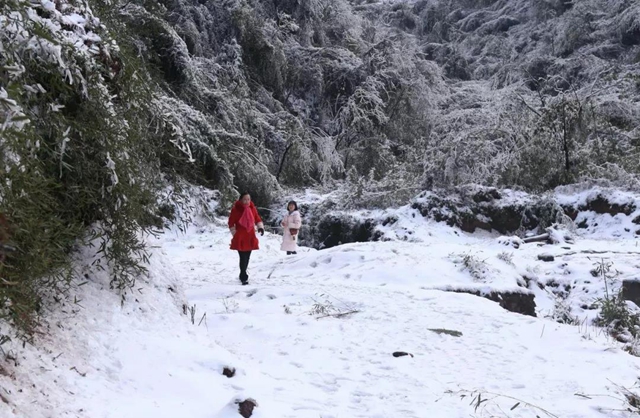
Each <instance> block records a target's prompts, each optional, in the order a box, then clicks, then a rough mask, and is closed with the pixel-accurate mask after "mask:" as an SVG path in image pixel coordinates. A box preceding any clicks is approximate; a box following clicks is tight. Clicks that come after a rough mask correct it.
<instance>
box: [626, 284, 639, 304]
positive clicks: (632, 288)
mask: <svg viewBox="0 0 640 418" xmlns="http://www.w3.org/2000/svg"><path fill="white" fill-rule="evenodd" d="M622 298H623V299H625V300H630V301H631V302H633V303H635V304H636V305H638V306H640V279H624V280H623V281H622Z"/></svg>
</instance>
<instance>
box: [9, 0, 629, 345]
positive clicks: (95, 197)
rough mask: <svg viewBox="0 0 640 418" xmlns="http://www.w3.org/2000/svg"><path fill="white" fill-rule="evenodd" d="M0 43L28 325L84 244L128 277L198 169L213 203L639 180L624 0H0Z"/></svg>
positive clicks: (15, 298)
mask: <svg viewBox="0 0 640 418" xmlns="http://www.w3.org/2000/svg"><path fill="white" fill-rule="evenodd" d="M0 42H1V43H0V135H1V136H0V160H1V161H0V173H1V175H2V182H1V183H0V217H1V218H0V219H1V221H2V227H0V233H1V234H0V243H3V244H6V247H7V248H9V243H10V244H11V248H12V249H13V250H14V251H13V252H11V254H10V255H9V256H7V257H6V258H4V256H3V262H2V264H0V269H1V270H0V271H1V272H2V283H0V306H2V307H3V308H2V309H3V311H2V318H4V319H7V320H10V321H11V322H12V323H14V324H17V325H18V326H19V329H21V330H23V331H26V332H27V334H28V333H29V332H30V331H32V330H33V329H34V328H33V327H34V326H35V321H36V319H35V316H36V315H34V314H36V313H37V312H38V311H39V309H40V303H41V297H42V295H43V293H47V294H49V292H50V291H51V290H53V291H54V294H55V292H57V291H64V289H65V286H68V284H69V277H70V275H71V270H72V268H71V265H72V263H71V259H72V255H73V253H74V251H75V250H76V249H77V248H78V247H79V246H80V245H82V243H84V242H89V241H91V242H99V243H100V244H99V245H98V246H97V247H96V248H95V250H96V252H98V253H99V254H102V255H103V256H104V259H103V260H105V261H104V262H106V263H108V264H109V266H110V268H112V269H113V276H112V286H113V287H115V288H117V289H121V290H126V289H128V288H130V287H131V286H132V285H133V283H134V281H135V277H136V276H137V275H138V274H140V273H142V272H144V269H145V267H144V266H143V263H142V261H144V260H146V259H147V249H146V247H145V245H144V244H143V243H142V241H141V240H140V238H139V233H140V232H152V231H156V230H158V229H161V228H162V227H163V225H164V222H165V220H175V219H176V217H179V214H180V213H181V207H182V205H185V204H186V203H185V202H187V199H186V197H187V196H188V194H189V190H190V189H189V187H190V185H199V186H204V187H207V188H210V189H215V190H217V191H218V192H219V196H218V198H219V199H220V201H221V202H222V203H221V205H220V208H222V210H223V211H225V210H227V208H228V207H229V205H230V203H231V202H232V201H233V200H234V199H235V198H237V195H238V191H240V190H248V191H250V192H251V194H252V196H253V198H254V201H256V203H257V204H259V205H261V206H268V205H269V204H271V203H272V202H273V201H274V200H275V199H278V198H280V197H281V196H282V195H283V191H284V190H296V189H302V188H305V187H317V188H323V187H324V188H329V189H331V188H332V189H337V190H340V191H342V192H343V193H344V198H343V199H342V200H341V202H342V205H343V206H344V207H348V208H353V209H357V208H386V207H389V206H393V205H399V204H404V203H406V202H407V201H408V200H409V199H410V198H411V197H413V196H416V195H417V194H418V193H420V192H422V191H425V190H434V189H448V188H452V187H456V186H460V185H465V184H469V183H474V184H480V185H485V186H495V187H498V188H501V187H512V188H516V189H520V190H524V191H527V192H531V193H542V192H545V191H547V190H551V189H553V188H555V187H556V186H560V185H567V184H574V183H580V182H590V183H593V184H603V185H610V186H615V187H618V188H621V189H628V190H638V189H640V183H639V177H638V175H639V174H640V164H639V161H640V160H639V158H640V129H639V122H640V105H639V103H640V65H639V63H640V5H638V3H637V2H636V1H632V0H584V1H572V0H540V1H526V0H496V1H492V0H482V1H472V0H415V1H382V2H372V1H358V0H306V1H302V0H221V1H208V0H160V1H153V0H55V1H50V0H39V1H23V0H3V1H2V3H1V4H0ZM16 249H17V250H16ZM7 251H8V250H7ZM123 297H124V296H123Z"/></svg>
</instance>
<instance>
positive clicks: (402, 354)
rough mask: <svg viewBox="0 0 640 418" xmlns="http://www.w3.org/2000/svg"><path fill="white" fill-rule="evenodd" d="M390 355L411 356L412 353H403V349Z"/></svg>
mask: <svg viewBox="0 0 640 418" xmlns="http://www.w3.org/2000/svg"><path fill="white" fill-rule="evenodd" d="M392 355H393V357H403V356H411V357H413V354H411V353H405V352H404V351H396V352H394V353H393V354H392Z"/></svg>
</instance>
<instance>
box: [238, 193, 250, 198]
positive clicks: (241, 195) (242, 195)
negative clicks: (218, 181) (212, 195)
mask: <svg viewBox="0 0 640 418" xmlns="http://www.w3.org/2000/svg"><path fill="white" fill-rule="evenodd" d="M250 194H251V193H249V192H242V193H240V197H239V199H242V198H243V197H244V196H245V195H250ZM239 199H238V200H239Z"/></svg>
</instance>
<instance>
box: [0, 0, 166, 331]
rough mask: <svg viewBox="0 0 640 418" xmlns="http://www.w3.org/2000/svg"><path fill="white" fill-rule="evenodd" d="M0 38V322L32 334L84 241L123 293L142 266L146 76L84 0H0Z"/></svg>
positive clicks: (151, 192)
mask: <svg viewBox="0 0 640 418" xmlns="http://www.w3.org/2000/svg"><path fill="white" fill-rule="evenodd" d="M0 42H1V43H0V45H1V52H2V53H1V54H0V80H2V87H1V93H0V134H1V135H0V159H1V161H0V164H1V165H0V173H2V183H0V215H2V217H3V218H6V220H7V227H6V228H7V229H8V231H6V234H4V235H6V236H7V237H8V238H6V240H7V241H8V242H9V244H11V246H12V247H15V249H16V250H15V251H14V252H11V253H10V254H8V255H7V256H6V258H5V257H2V258H1V259H0V260H1V261H2V263H1V264H0V274H1V276H0V319H7V320H11V321H12V322H13V323H14V324H15V325H18V326H19V327H20V328H21V329H22V330H23V331H33V327H34V325H35V324H36V319H35V317H34V315H33V314H34V313H35V312H37V311H40V309H41V307H42V299H43V298H45V297H48V296H49V295H50V294H51V293H53V295H54V296H55V294H56V292H64V291H65V290H66V289H67V288H68V286H69V285H70V284H69V281H68V278H69V277H70V273H71V272H70V267H69V266H70V263H69V259H70V255H71V254H72V253H73V251H74V250H75V248H77V245H78V244H81V243H83V242H86V241H85V240H89V239H90V240H91V241H92V243H94V244H97V246H96V251H97V252H98V253H100V254H101V255H102V258H101V259H102V261H103V262H105V263H108V264H109V269H110V270H111V271H112V272H113V276H112V286H113V287H114V288H117V289H119V290H121V291H122V292H123V295H124V292H125V291H126V290H127V289H129V288H130V287H132V286H133V285H134V283H135V280H136V277H138V276H139V275H140V274H142V273H144V272H145V268H144V267H143V266H142V263H141V261H144V260H145V259H146V257H147V252H146V250H145V247H144V245H142V242H141V240H140V232H141V231H142V232H145V231H149V230H150V229H151V228H153V227H154V226H155V225H157V224H158V219H159V218H160V216H159V215H157V214H156V212H157V210H158V208H159V206H160V205H162V204H165V203H167V202H163V201H164V200H166V199H163V198H162V197H161V196H157V195H156V194H157V193H158V191H159V190H160V189H161V188H162V187H164V185H165V184H166V183H165V182H163V181H162V180H161V179H160V176H159V171H158V170H157V169H158V160H161V159H162V158H164V157H163V155H162V154H163V151H162V147H161V142H160V141H158V140H155V139H154V136H153V135H150V132H149V129H148V127H149V126H150V123H151V119H152V118H151V116H152V115H153V114H154V113H155V112H154V110H153V109H152V107H151V103H152V102H151V100H150V99H151V97H152V95H151V92H150V90H149V85H150V84H149V78H148V77H147V76H146V72H145V71H143V70H141V69H140V68H139V67H138V64H139V62H138V61H137V60H136V59H135V57H132V56H131V55H130V53H129V51H127V50H126V49H125V48H123V46H121V45H119V44H117V43H116V41H115V39H114V38H113V37H112V36H111V35H110V33H109V31H108V29H107V27H106V26H105V25H104V24H103V23H102V22H101V21H100V19H98V18H97V17H95V15H94V14H93V12H92V11H91V8H90V4H89V3H87V1H85V0H73V1H58V2H55V3H54V2H51V1H49V0H41V1H40V2H27V1H22V0H9V1H6V2H3V3H2V5H1V6H0ZM169 203H170V202H169ZM2 244H6V243H5V242H3V243H2ZM105 267H106V266H105Z"/></svg>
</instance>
